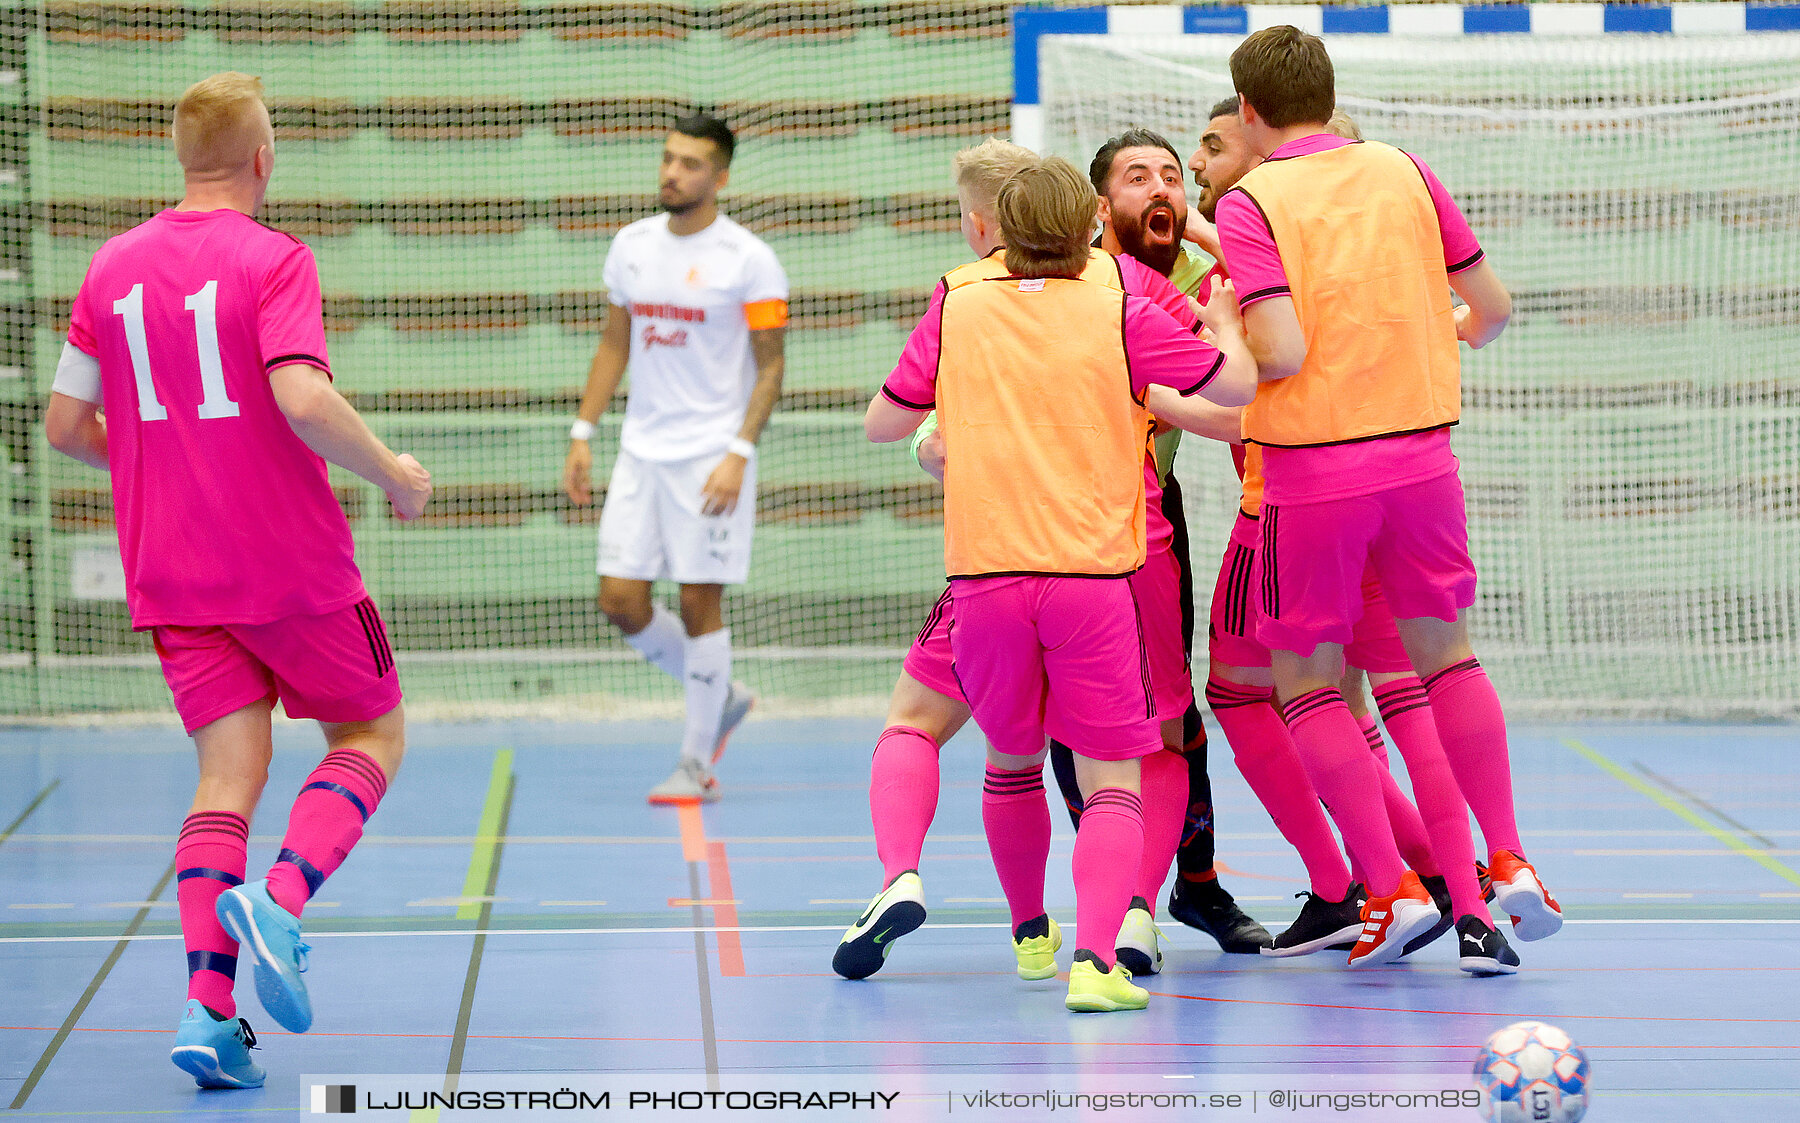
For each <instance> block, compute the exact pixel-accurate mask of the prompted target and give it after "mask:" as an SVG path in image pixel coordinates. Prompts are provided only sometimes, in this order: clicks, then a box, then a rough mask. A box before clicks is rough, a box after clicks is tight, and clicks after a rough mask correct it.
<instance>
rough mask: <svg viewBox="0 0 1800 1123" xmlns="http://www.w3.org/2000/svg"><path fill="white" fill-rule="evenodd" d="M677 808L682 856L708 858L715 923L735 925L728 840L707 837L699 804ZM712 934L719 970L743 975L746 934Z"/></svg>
mask: <svg viewBox="0 0 1800 1123" xmlns="http://www.w3.org/2000/svg"><path fill="white" fill-rule="evenodd" d="M676 811H677V815H678V818H679V820H680V823H681V856H682V858H683V859H685V860H687V861H689V862H705V863H706V873H707V877H708V878H709V879H710V880H711V882H712V898H711V899H710V900H709V901H706V902H702V903H705V904H707V905H708V906H709V907H710V908H711V909H712V912H713V924H714V925H715V926H717V927H720V928H736V927H737V922H738V919H737V905H735V904H733V903H732V901H733V897H732V895H731V865H730V863H729V862H727V861H726V858H725V844H724V843H722V842H708V841H707V840H706V821H705V819H704V818H702V817H701V815H700V804H698V803H683V804H681V805H679V806H678V807H677V808H676ZM671 903H673V902H671ZM713 938H714V940H715V941H716V944H715V946H716V947H717V948H718V949H719V974H721V975H725V976H730V977H734V978H740V979H741V978H743V977H744V940H743V937H742V936H740V935H738V933H736V932H715V933H713Z"/></svg>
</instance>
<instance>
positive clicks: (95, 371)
mask: <svg viewBox="0 0 1800 1123" xmlns="http://www.w3.org/2000/svg"><path fill="white" fill-rule="evenodd" d="M100 402H101V393H100V360H98V359H96V358H95V357H94V356H92V355H90V354H88V353H87V352H86V351H83V350H82V349H81V348H79V347H77V346H75V344H73V343H68V342H65V343H64V344H63V353H62V359H61V360H60V361H58V362H57V364H56V381H55V383H54V384H52V385H51V387H50V404H49V406H48V407H47V408H46V409H45V410H44V435H45V436H46V437H48V438H49V440H50V447H51V448H53V449H55V450H56V451H58V452H60V453H62V454H63V455H64V456H72V457H74V458H75V459H76V460H79V461H81V462H82V463H83V464H86V465H87V466H88V467H90V468H98V469H100V470H101V471H103V472H104V471H105V470H106V467H107V464H106V419H105V418H103V417H101V416H100Z"/></svg>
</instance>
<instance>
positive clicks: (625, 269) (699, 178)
mask: <svg viewBox="0 0 1800 1123" xmlns="http://www.w3.org/2000/svg"><path fill="white" fill-rule="evenodd" d="M734 147H735V142H734V138H733V137H732V133H731V130H730V129H729V128H727V127H726V126H725V124H724V122H722V121H719V120H718V119H717V118H714V117H709V116H706V115H704V114H701V115H696V116H693V117H686V118H683V119H682V120H680V121H677V122H676V123H675V126H674V128H673V129H672V130H671V131H670V133H669V136H668V139H667V140H666V141H665V142H664V144H663V155H662V167H661V171H660V173H659V186H660V188H661V190H660V191H659V192H658V195H657V201H658V202H659V203H660V204H661V205H662V208H663V211H664V213H663V214H659V215H656V216H654V217H652V218H646V219H642V220H640V221H638V222H634V223H632V224H631V225H630V226H627V227H626V228H625V229H623V230H621V231H620V232H619V234H618V236H617V237H615V238H614V239H613V244H612V248H611V249H610V250H608V251H607V255H606V265H605V268H604V271H603V277H604V280H605V282H606V289H607V299H608V301H609V302H610V304H611V307H610V308H609V309H608V310H607V320H606V328H605V331H604V332H603V334H602V335H601V338H600V347H599V349H598V350H597V351H596V352H595V353H594V361H593V364H592V366H591V367H590V368H589V369H588V379H587V389H586V392H585V393H584V394H583V395H582V398H581V408H580V410H579V412H578V415H577V417H576V420H575V424H574V426H573V427H571V429H570V431H569V437H570V444H569V454H568V458H567V460H566V461H565V462H564V465H563V488H564V490H565V491H566V492H567V493H568V495H569V498H570V499H571V500H573V501H574V502H575V503H577V504H580V505H583V506H585V505H587V504H588V503H590V502H592V498H593V496H592V487H593V485H592V471H593V455H592V453H591V452H590V450H589V448H588V440H589V438H590V437H592V436H593V434H594V423H595V421H597V420H598V419H599V417H600V415H601V413H603V412H604V411H605V410H606V407H607V405H608V404H609V403H610V402H611V401H612V396H613V392H614V391H615V390H616V389H618V386H619V380H620V378H621V377H622V376H623V375H624V374H625V371H626V369H627V367H629V368H630V370H631V388H630V391H629V394H628V397H627V399H626V403H625V424H624V426H623V428H622V429H621V430H620V433H619V458H618V461H617V462H616V463H615V464H614V465H613V472H612V479H611V482H610V483H609V484H608V486H607V491H606V502H605V506H604V507H603V508H602V510H601V514H600V562H599V567H598V568H599V572H600V595H599V605H600V611H601V612H604V613H605V614H606V616H607V618H608V619H609V620H611V621H612V622H613V623H614V624H616V625H617V626H618V628H619V630H620V631H621V632H623V633H625V639H626V642H628V643H630V644H631V646H632V647H634V648H636V649H637V650H638V651H639V652H640V653H641V654H642V655H643V656H644V658H645V659H647V660H649V662H650V663H651V664H652V665H654V666H656V667H657V668H659V669H661V670H663V671H665V672H667V673H668V674H670V675H672V676H674V677H675V678H676V679H677V680H678V681H680V682H681V683H682V684H683V686H684V687H685V689H686V701H687V725H686V729H685V731H684V732H683V734H682V741H681V757H680V760H679V762H678V763H677V764H676V767H675V771H674V772H673V773H671V774H670V776H669V778H668V779H667V780H664V781H663V782H662V783H660V784H658V785H657V786H656V787H654V788H652V789H651V790H650V802H652V803H681V802H688V801H693V800H703V801H706V802H711V801H713V800H715V799H717V798H718V797H719V787H718V782H717V781H716V780H715V779H714V777H713V765H714V764H715V763H717V761H718V757H719V754H720V753H721V752H722V751H723V750H724V747H725V739H726V738H727V737H728V736H729V735H730V734H731V731H732V729H734V728H735V727H736V726H737V724H738V723H739V722H740V721H742V720H743V718H744V715H745V713H747V712H748V711H749V709H750V705H751V702H752V700H753V699H752V697H751V694H750V692H749V691H748V690H747V689H746V688H745V687H744V686H743V685H741V684H739V683H734V682H732V680H731V631H730V629H729V628H726V627H725V619H724V611H723V606H722V600H723V593H724V587H725V586H726V585H737V584H742V583H743V582H744V581H745V580H746V579H747V578H748V577H749V573H750V535H751V529H752V527H753V525H754V523H755V516H756V441H757V438H758V437H760V436H761V435H762V431H763V425H764V424H765V423H766V422H767V421H768V420H769V414H770V412H771V411H772V410H773V409H774V408H775V401H776V399H777V398H779V397H780V396H781V376H782V372H783V369H784V358H783V349H782V343H783V336H784V334H785V331H786V327H787V296H788V283H787V276H786V274H784V273H783V272H782V269H781V263H780V262H778V261H777V260H776V259H775V254H774V252H773V251H771V250H770V249H769V247H768V246H767V245H766V244H764V242H763V241H762V240H761V239H760V238H758V237H756V236H755V235H754V234H752V233H750V232H749V231H748V230H745V229H744V228H743V227H742V226H739V225H738V224H737V223H735V222H733V221H732V220H731V219H729V218H727V217H725V216H724V215H722V214H720V213H719V206H718V196H719V191H720V190H721V189H722V188H723V187H724V186H725V183H726V181H727V179H728V178H729V177H730V169H731V155H732V150H733V148H734ZM657 580H670V581H674V582H675V583H676V584H677V585H679V586H680V587H681V616H680V618H679V619H677V618H676V615H675V614H674V613H673V612H670V611H669V610H668V609H667V608H665V607H663V606H662V605H661V604H658V603H656V602H655V601H654V600H653V599H652V597H651V595H650V593H651V583H652V582H654V581H657Z"/></svg>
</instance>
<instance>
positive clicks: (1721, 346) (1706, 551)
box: [1015, 4, 1800, 719]
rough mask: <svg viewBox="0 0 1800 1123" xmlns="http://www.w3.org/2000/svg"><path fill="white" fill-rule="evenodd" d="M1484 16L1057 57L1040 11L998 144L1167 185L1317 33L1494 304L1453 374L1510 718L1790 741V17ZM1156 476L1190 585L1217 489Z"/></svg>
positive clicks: (1115, 31)
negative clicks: (1748, 732)
mask: <svg viewBox="0 0 1800 1123" xmlns="http://www.w3.org/2000/svg"><path fill="white" fill-rule="evenodd" d="M1618 7H1619V8H1621V9H1623V8H1625V6H1618ZM1424 9H1431V10H1432V11H1431V12H1426V11H1424ZM1701 9H1705V10H1704V11H1702V10H1701ZM1507 11H1508V12H1510V14H1506V15H1505V18H1506V19H1509V20H1511V21H1513V22H1512V23H1510V24H1506V25H1504V26H1501V27H1493V28H1491V29H1490V27H1489V25H1488V24H1485V23H1484V22H1483V21H1484V20H1487V21H1491V20H1493V19H1495V18H1498V17H1496V16H1495V15H1494V14H1493V13H1494V9H1487V8H1481V9H1477V8H1467V9H1463V8H1456V7H1454V6H1448V5H1405V6H1402V5H1394V6H1390V7H1388V8H1386V9H1385V10H1384V11H1383V13H1382V15H1381V17H1380V18H1379V19H1378V18H1377V16H1376V15H1375V14H1373V13H1374V9H1371V8H1357V9H1334V8H1323V9H1321V8H1318V7H1311V8H1298V7H1293V6H1283V7H1280V8H1262V9H1259V8H1256V7H1251V8H1248V9H1200V10H1195V9H1145V8H1128V9H1110V10H1102V9H1090V10H1088V12H1087V13H1086V14H1085V19H1086V22H1087V24H1088V26H1087V27H1086V28H1085V29H1084V33H1080V34H1064V33H1058V32H1055V31H1048V30H1046V28H1047V27H1048V26H1049V25H1051V24H1053V23H1054V20H1053V19H1052V15H1053V14H1052V13H1044V12H1040V13H1037V14H1036V16H1035V18H1036V19H1037V21H1038V22H1037V24H1036V26H1035V31H1036V34H1035V35H1034V36H1033V38H1034V40H1035V41H1034V42H1033V43H1032V44H1031V48H1032V51H1033V55H1034V59H1033V63H1032V66H1031V67H1030V68H1029V69H1028V70H1021V71H1019V72H1018V73H1020V74H1022V75H1023V76H1024V78H1025V80H1026V81H1027V82H1028V83H1029V85H1028V86H1027V87H1026V88H1025V89H1024V90H1023V94H1022V96H1021V97H1020V99H1019V104H1018V105H1017V106H1016V107H1015V132H1016V133H1018V132H1030V131H1032V130H1035V135H1033V136H1032V139H1033V140H1035V142H1036V144H1037V146H1038V147H1039V148H1040V150H1042V151H1045V152H1050V153H1056V154H1058V155H1062V156H1066V157H1068V158H1070V159H1072V160H1075V161H1076V162H1077V163H1078V165H1079V166H1085V165H1086V162H1087V160H1088V159H1089V158H1090V157H1091V156H1092V154H1093V152H1094V151H1095V149H1096V148H1097V147H1098V146H1099V145H1100V143H1101V142H1102V141H1103V140H1104V139H1105V138H1106V137H1108V136H1110V135H1113V134H1116V133H1118V132H1120V131H1122V130H1123V129H1124V128H1126V127H1129V126H1132V125H1138V126H1143V127H1147V128H1151V129H1154V130H1156V131H1158V132H1161V133H1163V134H1164V135H1165V136H1167V137H1168V138H1169V139H1170V140H1171V141H1172V142H1173V143H1174V144H1175V146H1176V147H1177V149H1178V150H1179V151H1180V152H1181V153H1182V155H1183V157H1184V158H1185V157H1186V156H1187V155H1188V154H1190V153H1191V152H1192V151H1193V149H1194V147H1195V146H1196V145H1197V144H1198V141H1199V138H1200V135H1201V133H1202V132H1203V130H1204V127H1205V124H1206V120H1207V114H1208V113H1209V111H1210V108H1211V107H1212V106H1213V105H1214V104H1215V103H1216V102H1218V101H1219V100H1220V99H1221V98H1224V97H1228V96H1230V95H1231V94H1232V92H1233V90H1232V83H1231V78H1230V69H1229V65H1228V64H1229V57H1230V53H1231V51H1232V49H1233V48H1234V47H1235V46H1236V45H1237V43H1238V42H1239V41H1240V40H1241V39H1242V37H1243V35H1244V33H1245V32H1246V31H1248V30H1251V29H1254V28H1255V27H1260V26H1268V25H1270V24H1273V23H1283V22H1292V23H1296V24H1299V25H1301V26H1305V27H1308V28H1309V29H1310V30H1313V31H1323V32H1324V35H1325V40H1326V43H1327V46H1328V48H1329V49H1330V51H1331V55H1332V59H1333V62H1334V65H1335V67H1336V72H1337V92H1338V101H1339V105H1340V106H1341V107H1342V108H1344V109H1345V110H1346V111H1348V112H1349V113H1350V114H1351V116H1352V117H1353V118H1355V120H1356V121H1357V123H1358V125H1359V126H1360V127H1361V129H1362V132H1363V134H1364V136H1365V137H1368V138H1369V139H1374V140H1382V141H1386V142H1389V143H1392V144H1395V145H1397V146H1398V147H1400V148H1403V149H1405V150H1407V151H1409V152H1412V153H1414V154H1416V155H1418V156H1419V157H1421V158H1422V159H1423V160H1425V161H1426V163H1428V164H1429V165H1430V166H1431V167H1432V169H1433V170H1434V171H1435V172H1436V173H1437V174H1438V176H1439V177H1440V178H1441V179H1442V180H1443V181H1444V183H1445V184H1446V186H1448V187H1449V189H1450V191H1451V193H1452V194H1453V195H1454V196H1455V197H1456V199H1457V200H1458V201H1459V203H1460V204H1461V206H1462V207H1463V209H1464V212H1465V213H1466V214H1467V216H1468V217H1469V219H1470V222H1471V225H1472V226H1473V227H1474V229H1475V233H1476V235H1477V237H1479V238H1480V239H1481V241H1482V244H1483V246H1484V248H1485V249H1486V250H1487V252H1488V255H1489V259H1490V260H1491V261H1492V262H1493V264H1494V267H1495V269H1496V270H1497V271H1498V272H1499V274H1500V276H1501V277H1502V279H1503V280H1505V281H1506V283H1507V285H1508V287H1509V288H1510V289H1511V291H1512V293H1513V297H1514V304H1515V314H1514V318H1513V321H1512V323H1511V325H1510V326H1509V328H1508V329H1507V331H1506V332H1505V334H1503V335H1502V336H1501V337H1500V339H1499V340H1498V341H1496V342H1495V343H1493V344H1491V345H1490V346H1489V347H1487V348H1485V349H1483V350H1482V351H1479V352H1471V351H1469V350H1468V349H1466V348H1465V349H1464V351H1463V385H1464V411H1463V419H1462V424H1461V426H1460V427H1459V428H1458V429H1457V430H1456V434H1455V438H1454V441H1455V447H1456V450H1457V453H1458V455H1459V456H1460V457H1461V459H1462V462H1463V469H1462V474H1463V481H1464V486H1465V488H1466V490H1467V494H1468V500H1469V514H1470V530H1471V538H1472V548H1473V551H1474V553H1475V556H1476V561H1477V565H1478V567H1479V569H1480V573H1481V583H1480V591H1479V594H1478V597H1479V599H1478V601H1477V604H1476V606H1475V608H1474V610H1473V612H1472V615H1471V626H1472V629H1473V631H1474V633H1475V638H1476V646H1477V649H1478V651H1479V652H1480V654H1481V657H1482V660H1483V662H1484V664H1486V665H1487V666H1488V667H1489V668H1490V669H1491V670H1492V671H1493V672H1494V675H1495V678H1496V680H1497V681H1498V683H1499V685H1500V688H1501V690H1502V692H1503V694H1504V696H1505V697H1506V698H1507V700H1508V703H1509V707H1511V708H1513V709H1515V710H1516V711H1518V712H1531V713H1536V714H1540V715H1544V716H1556V715H1568V716H1583V715H1593V714H1612V715H1618V716H1632V715H1636V716H1644V717H1652V716H1661V717H1685V718H1695V719H1703V718H1723V717H1748V716H1754V717H1793V716H1796V715H1797V713H1800V564H1796V561H1795V559H1796V558H1800V391H1797V390H1796V389H1795V386H1796V382H1795V379H1794V373H1795V371H1794V367H1795V364H1796V358H1795V356H1796V355H1800V190H1797V189H1796V187H1795V184H1796V183H1800V32H1797V31H1796V30H1794V29H1796V28H1800V18H1796V17H1800V11H1797V10H1795V9H1792V8H1787V7H1767V8H1765V7H1763V6H1758V5H1748V6H1746V5H1699V4H1694V5H1680V4H1677V5H1670V6H1662V7H1660V8H1658V7H1655V6H1631V8H1630V15H1631V19H1630V20H1627V19H1625V18H1624V17H1623V16H1620V15H1617V14H1615V7H1614V6H1611V5H1599V4H1555V5H1544V4H1533V5H1528V6H1527V5H1516V6H1510V8H1509V9H1507ZM1227 14H1229V18H1230V20H1231V21H1234V22H1233V24H1232V26H1229V27H1226V28H1224V29H1223V30H1222V31H1221V30H1218V29H1215V28H1202V29H1197V28H1196V26H1195V25H1196V24H1197V22H1198V21H1199V17H1200V16H1202V15H1205V16H1208V18H1210V19H1211V20H1212V21H1213V23H1214V24H1217V23H1219V22H1221V21H1222V20H1224V19H1226V16H1227ZM1503 14H1505V13H1503ZM1651 17H1654V22H1646V21H1648V20H1651ZM1347 20H1357V21H1361V24H1360V25H1359V26H1349V27H1346V26H1345V24H1344V21H1347ZM1734 20H1735V25H1734V24H1733V21H1734ZM1020 21H1023V22H1024V23H1025V24H1026V25H1027V30H1033V29H1034V28H1033V25H1032V21H1031V20H1029V19H1026V18H1025V16H1024V13H1020V14H1019V16H1018V17H1016V18H1015V28H1017V27H1018V26H1019V24H1020ZM1632 21H1635V22H1632ZM1097 22H1105V23H1106V24H1107V26H1106V27H1103V28H1100V29H1099V30H1095V29H1094V27H1093V25H1094V24H1095V23H1097ZM1378 23H1379V24H1381V25H1382V26H1380V27H1377V24H1378ZM1115 24H1117V25H1118V26H1114V25H1115ZM1334 25H1335V26H1336V29H1335V30H1334ZM1678 25H1679V26H1678ZM1403 27H1413V28H1424V29H1425V30H1414V31H1405V30H1402V28H1403ZM1121 28H1123V30H1121ZM1489 30H1492V31H1493V32H1494V33H1488V32H1489ZM1684 32H1685V33H1684ZM1026 48H1027V44H1026V42H1025V36H1024V35H1020V36H1019V38H1018V40H1017V41H1016V42H1015V50H1016V51H1024V50H1026ZM1033 93H1035V95H1036V96H1035V98H1032V99H1030V100H1027V98H1028V97H1029V95H1031V94H1033ZM1182 457H1183V460H1184V461H1185V463H1182V462H1178V468H1179V470H1180V473H1181V478H1182V481H1183V485H1184V488H1185V490H1186V492H1187V495H1188V498H1189V507H1190V518H1191V520H1192V523H1193V525H1192V528H1191V538H1192V540H1193V542H1194V544H1195V545H1194V561H1195V565H1196V567H1197V568H1199V569H1200V570H1202V571H1205V570H1207V569H1209V568H1210V567H1211V566H1213V565H1216V564H1217V555H1218V553H1219V551H1220V550H1222V548H1223V543H1224V541H1225V538H1226V534H1227V530H1228V520H1229V518H1230V513H1231V510H1232V508H1233V506H1234V503H1235V496H1236V480H1235V476H1234V475H1233V474H1232V473H1231V470H1230V468H1229V466H1228V464H1227V463H1226V462H1225V461H1224V459H1223V457H1221V456H1219V455H1218V454H1217V453H1216V451H1214V450H1208V449H1206V448H1204V447H1203V443H1202V442H1199V441H1189V442H1186V443H1184V445H1183V451H1182Z"/></svg>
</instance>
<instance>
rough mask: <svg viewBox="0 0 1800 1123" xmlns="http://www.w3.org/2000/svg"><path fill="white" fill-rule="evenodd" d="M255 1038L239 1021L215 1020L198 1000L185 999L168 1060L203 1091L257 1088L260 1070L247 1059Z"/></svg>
mask: <svg viewBox="0 0 1800 1123" xmlns="http://www.w3.org/2000/svg"><path fill="white" fill-rule="evenodd" d="M254 1048H256V1034H254V1033H252V1032H251V1031H250V1023H249V1022H247V1021H245V1020H244V1019H242V1018H226V1019H225V1020H224V1021H220V1020H218V1019H217V1018H214V1017H213V1016H212V1014H211V1012H209V1011H208V1010H207V1009H206V1007H204V1006H202V1005H201V1004H200V1000H199V999H197V998H190V999H188V1004H187V1009H185V1010H183V1011H182V1012H181V1024H180V1025H179V1026H177V1027H176V1028H175V1048H174V1050H172V1051H171V1052H170V1053H169V1059H170V1060H172V1061H174V1062H175V1067H176V1068H178V1069H180V1070H181V1071H183V1072H185V1073H187V1074H188V1075H189V1076H192V1077H193V1078H194V1083H196V1084H198V1085H200V1086H201V1087H202V1088H260V1087H262V1083H263V1070H262V1066H261V1065H259V1064H257V1063H256V1062H255V1061H253V1060H251V1059H250V1050H252V1049H254Z"/></svg>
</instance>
